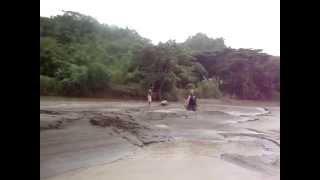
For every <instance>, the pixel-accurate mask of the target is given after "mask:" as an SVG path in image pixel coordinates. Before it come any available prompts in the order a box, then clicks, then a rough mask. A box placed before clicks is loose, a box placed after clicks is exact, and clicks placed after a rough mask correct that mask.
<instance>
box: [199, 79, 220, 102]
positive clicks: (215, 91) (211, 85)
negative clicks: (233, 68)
mask: <svg viewBox="0 0 320 180" xmlns="http://www.w3.org/2000/svg"><path fill="white" fill-rule="evenodd" d="M195 93H196V94H197V95H198V96H199V98H220V97H221V96H222V93H221V91H220V89H219V85H218V83H217V82H216V81H215V80H206V81H201V82H200V83H198V87H197V88H196V89H195Z"/></svg>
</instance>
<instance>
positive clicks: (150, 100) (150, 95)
mask: <svg viewBox="0 0 320 180" xmlns="http://www.w3.org/2000/svg"><path fill="white" fill-rule="evenodd" d="M151 102H152V89H151V88H150V89H149V90H148V104H149V107H150V106H151Z"/></svg>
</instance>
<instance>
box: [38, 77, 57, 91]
mask: <svg viewBox="0 0 320 180" xmlns="http://www.w3.org/2000/svg"><path fill="white" fill-rule="evenodd" d="M60 88H61V85H60V83H59V82H58V81H57V80H56V79H55V78H51V77H48V76H44V75H40V95H57V94H58V93H59V91H60Z"/></svg>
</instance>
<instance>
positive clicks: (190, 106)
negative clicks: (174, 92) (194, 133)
mask: <svg viewBox="0 0 320 180" xmlns="http://www.w3.org/2000/svg"><path fill="white" fill-rule="evenodd" d="M186 108H187V110H189V111H196V110H197V97H196V96H195V95H194V90H193V89H191V91H190V94H189V96H188V98H187V100H186Z"/></svg>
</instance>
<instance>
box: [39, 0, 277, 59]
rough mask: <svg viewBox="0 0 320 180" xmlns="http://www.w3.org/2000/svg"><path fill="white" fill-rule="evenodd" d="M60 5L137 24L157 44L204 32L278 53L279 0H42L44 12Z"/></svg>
mask: <svg viewBox="0 0 320 180" xmlns="http://www.w3.org/2000/svg"><path fill="white" fill-rule="evenodd" d="M61 10H68V11H77V12H80V13H83V14H86V15H90V16H92V17H94V18H96V19H97V20H98V21H99V22H100V23H106V24H109V25H117V26H120V27H128V28H130V29H135V30H136V31H137V32H138V33H139V34H140V35H141V36H143V37H146V38H148V39H151V40H152V42H153V43H154V44H157V43H158V42H159V41H162V42H165V41H167V40H169V39H175V40H176V41H177V42H182V41H184V40H185V39H186V38H187V37H188V36H190V35H194V34H196V33H197V32H203V33H206V34H207V35H208V36H210V37H213V38H217V37H223V38H224V39H225V43H226V45H227V46H230V47H232V48H255V49H263V50H264V52H267V53H269V54H272V55H280V0H157V1H156V0H40V15H41V16H47V17H49V16H53V15H57V14H61Z"/></svg>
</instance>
